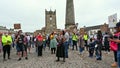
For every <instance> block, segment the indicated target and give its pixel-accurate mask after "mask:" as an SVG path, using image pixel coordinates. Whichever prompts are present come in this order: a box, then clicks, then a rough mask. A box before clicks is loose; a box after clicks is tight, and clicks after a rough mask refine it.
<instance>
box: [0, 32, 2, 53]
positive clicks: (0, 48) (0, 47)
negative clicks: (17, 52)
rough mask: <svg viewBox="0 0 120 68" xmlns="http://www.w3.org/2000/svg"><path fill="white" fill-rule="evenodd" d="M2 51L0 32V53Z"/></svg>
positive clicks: (0, 35)
mask: <svg viewBox="0 0 120 68" xmlns="http://www.w3.org/2000/svg"><path fill="white" fill-rule="evenodd" d="M1 52H2V33H0V53H1Z"/></svg>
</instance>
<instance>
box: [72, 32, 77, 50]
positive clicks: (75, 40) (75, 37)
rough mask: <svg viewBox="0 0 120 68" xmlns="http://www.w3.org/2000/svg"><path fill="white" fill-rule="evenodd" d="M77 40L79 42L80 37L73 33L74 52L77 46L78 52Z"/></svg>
mask: <svg viewBox="0 0 120 68" xmlns="http://www.w3.org/2000/svg"><path fill="white" fill-rule="evenodd" d="M77 40H78V36H77V35H76V34H75V33H74V32H73V35H72V41H73V48H72V50H74V46H76V50H78V49H77Z"/></svg>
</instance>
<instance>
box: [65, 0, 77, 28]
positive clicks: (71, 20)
mask: <svg viewBox="0 0 120 68" xmlns="http://www.w3.org/2000/svg"><path fill="white" fill-rule="evenodd" d="M66 1H67V2H66V19H65V20H66V21H65V29H67V28H69V27H70V26H74V25H75V14H74V3H73V0H66Z"/></svg>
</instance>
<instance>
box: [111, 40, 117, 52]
mask: <svg viewBox="0 0 120 68" xmlns="http://www.w3.org/2000/svg"><path fill="white" fill-rule="evenodd" d="M110 49H111V50H112V51H117V50H118V45H117V43H115V42H113V41H110Z"/></svg>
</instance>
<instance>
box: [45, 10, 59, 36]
mask: <svg viewBox="0 0 120 68" xmlns="http://www.w3.org/2000/svg"><path fill="white" fill-rule="evenodd" d="M56 29H57V24H56V10H55V11H52V10H50V11H47V10H45V33H47V34H50V33H51V32H52V31H54V30H56Z"/></svg>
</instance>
